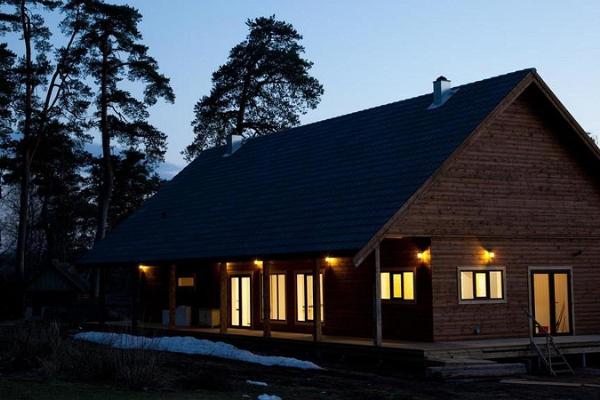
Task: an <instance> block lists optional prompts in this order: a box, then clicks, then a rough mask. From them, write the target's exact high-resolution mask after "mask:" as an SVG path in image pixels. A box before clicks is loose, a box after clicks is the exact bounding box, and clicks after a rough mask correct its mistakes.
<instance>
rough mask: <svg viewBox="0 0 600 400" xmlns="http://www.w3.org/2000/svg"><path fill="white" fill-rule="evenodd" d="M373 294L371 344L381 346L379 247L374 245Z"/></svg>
mask: <svg viewBox="0 0 600 400" xmlns="http://www.w3.org/2000/svg"><path fill="white" fill-rule="evenodd" d="M374 289H375V290H374V296H373V326H374V329H373V345H375V346H376V347H381V344H382V339H381V338H382V334H381V248H380V245H379V244H377V247H375V287H374Z"/></svg>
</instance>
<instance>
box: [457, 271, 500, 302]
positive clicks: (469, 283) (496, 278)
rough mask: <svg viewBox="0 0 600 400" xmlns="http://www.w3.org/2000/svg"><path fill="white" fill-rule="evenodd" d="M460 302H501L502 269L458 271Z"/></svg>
mask: <svg viewBox="0 0 600 400" xmlns="http://www.w3.org/2000/svg"><path fill="white" fill-rule="evenodd" d="M459 271H460V278H459V283H460V300H461V301H471V300H503V299H504V270H503V269H493V268H489V269H471V270H469V269H462V268H461V269H459Z"/></svg>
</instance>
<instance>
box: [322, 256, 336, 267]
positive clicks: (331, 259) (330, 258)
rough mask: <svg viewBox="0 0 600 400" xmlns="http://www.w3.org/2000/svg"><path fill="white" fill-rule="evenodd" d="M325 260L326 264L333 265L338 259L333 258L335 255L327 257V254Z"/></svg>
mask: <svg viewBox="0 0 600 400" xmlns="http://www.w3.org/2000/svg"><path fill="white" fill-rule="evenodd" d="M325 262H326V263H327V264H329V265H331V266H333V265H336V264H337V262H338V259H337V258H335V257H329V256H327V257H325Z"/></svg>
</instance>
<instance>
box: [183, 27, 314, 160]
mask: <svg viewBox="0 0 600 400" xmlns="http://www.w3.org/2000/svg"><path fill="white" fill-rule="evenodd" d="M246 25H247V26H248V29H249V30H250V32H249V34H248V36H247V37H246V40H244V41H243V42H241V43H239V44H238V45H236V46H235V47H234V48H233V49H231V52H230V53H229V58H228V60H227V63H226V64H224V65H222V66H221V67H219V69H218V70H217V71H216V72H215V73H213V76H212V83H213V87H212V89H211V92H210V94H209V95H208V96H204V97H202V98H201V99H200V101H198V103H197V104H196V106H195V108H194V112H195V119H194V121H193V122H192V126H193V127H194V133H195V138H194V141H193V143H192V144H191V145H189V146H188V147H187V148H186V150H185V151H184V155H185V157H186V159H188V160H192V159H193V158H194V157H195V156H197V155H198V154H199V153H200V152H201V151H202V150H205V149H207V148H210V147H213V146H216V145H220V144H223V143H225V140H226V138H227V136H228V135H229V134H237V135H241V136H244V137H255V136H261V135H266V134H269V133H274V132H277V131H279V130H282V129H285V128H289V127H292V126H295V125H298V124H299V123H300V118H299V116H300V115H302V114H305V113H306V112H307V111H308V110H309V109H314V108H316V107H317V105H318V104H319V102H320V100H321V95H322V94H323V87H322V86H321V84H320V83H319V82H318V81H317V79H315V78H314V77H312V76H310V75H309V71H310V69H311V67H312V65H313V63H312V62H310V61H308V60H306V59H304V58H302V55H303V53H304V47H303V46H302V45H300V43H299V42H300V40H301V39H302V36H301V35H300V34H299V33H298V32H297V31H296V30H295V29H294V27H293V26H292V25H291V24H289V23H287V22H284V21H278V20H276V19H275V16H271V17H269V18H265V17H261V18H256V19H254V20H248V21H247V22H246Z"/></svg>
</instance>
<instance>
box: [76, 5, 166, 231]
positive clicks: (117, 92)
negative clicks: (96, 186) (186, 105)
mask: <svg viewBox="0 0 600 400" xmlns="http://www.w3.org/2000/svg"><path fill="white" fill-rule="evenodd" d="M70 6H71V7H79V6H83V9H84V11H85V14H86V16H87V21H86V24H85V28H84V33H83V34H82V36H81V38H80V39H79V41H78V43H77V47H78V48H81V49H85V50H87V56H86V58H85V65H86V68H87V71H88V73H89V74H90V75H91V77H92V78H93V79H94V80H95V83H96V86H97V89H96V90H97V93H98V95H97V96H96V98H95V107H96V111H95V114H94V119H95V121H94V125H95V127H96V128H97V129H98V131H99V133H100V136H101V141H102V158H101V170H102V185H101V187H100V191H99V194H98V217H97V228H96V240H101V239H103V238H104V236H105V234H106V231H107V229H108V228H109V214H110V209H111V198H112V195H113V189H114V177H115V171H114V164H113V159H112V157H113V154H112V148H113V146H114V145H120V146H121V147H123V148H127V149H133V150H136V151H140V152H141V153H143V154H145V156H146V157H147V159H148V160H149V161H152V162H154V161H160V160H162V159H163V157H164V153H165V151H166V135H165V134H164V133H163V132H160V131H159V130H158V129H156V128H155V127H154V126H152V125H151V124H150V123H148V107H149V106H152V105H154V104H155V103H156V102H157V100H158V99H159V98H163V99H165V100H166V101H168V102H174V100H175V95H174V94H173V90H172V89H171V87H170V85H169V79H168V78H166V77H165V76H164V75H162V74H160V73H159V71H158V64H157V62H156V60H155V59H154V58H152V57H151V56H150V55H148V47H147V46H145V45H144V44H143V43H142V35H141V33H140V32H139V30H138V25H139V23H140V21H141V19H142V16H141V14H140V13H139V12H138V10H136V9H135V8H133V7H130V6H128V5H115V4H108V3H105V2H104V1H101V0H77V1H72V2H71V5H70ZM125 80H127V81H130V82H137V83H141V84H142V86H143V97H142V98H141V99H138V98H136V97H135V96H134V95H133V94H132V93H130V92H128V91H127V90H125V89H124V88H123V85H122V82H123V81H125Z"/></svg>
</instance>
